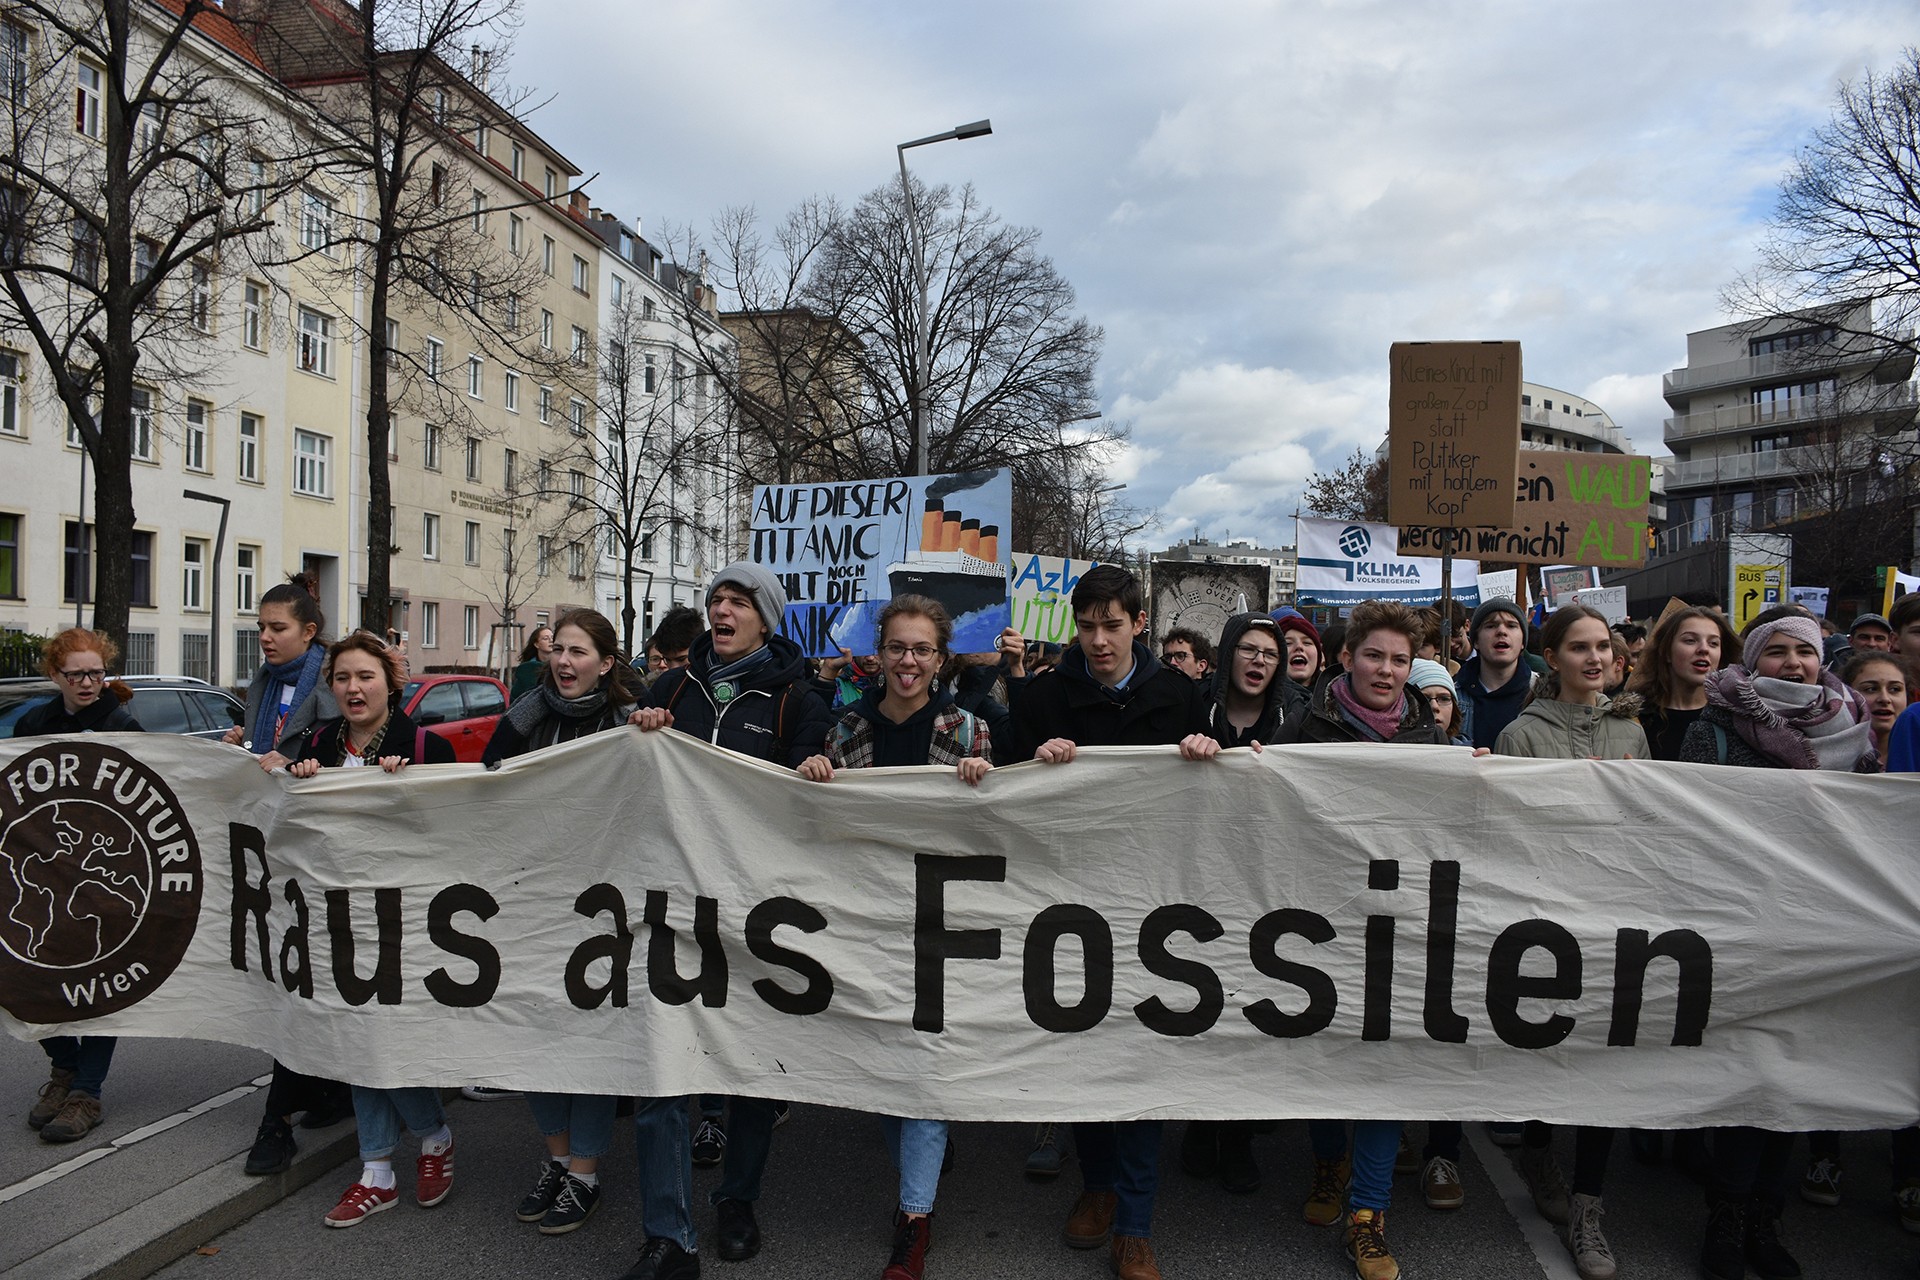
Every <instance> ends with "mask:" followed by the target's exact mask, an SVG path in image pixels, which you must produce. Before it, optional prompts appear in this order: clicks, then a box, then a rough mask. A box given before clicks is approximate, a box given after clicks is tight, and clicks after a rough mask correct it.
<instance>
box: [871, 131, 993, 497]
mask: <svg viewBox="0 0 1920 1280" xmlns="http://www.w3.org/2000/svg"><path fill="white" fill-rule="evenodd" d="M992 132H993V122H992V121H991V120H975V121H974V122H973V123H972V124H963V125H957V126H955V127H954V128H951V129H949V130H947V131H946V132H945V133H936V134H933V135H932V136H930V137H926V138H915V139H914V140H913V141H912V142H902V143H901V144H899V145H898V146H896V147H895V148H894V153H895V154H896V155H897V156H898V157H899V159H900V193H901V194H902V195H904V196H905V197H906V199H907V239H908V240H909V241H910V242H911V244H912V248H913V280H914V285H915V287H916V288H917V289H918V291H919V294H920V306H919V309H918V310H917V311H916V312H915V313H914V322H913V359H914V364H915V365H916V366H917V372H918V374H919V378H918V381H917V382H916V383H915V385H914V389H913V474H915V475H917V476H923V475H925V474H927V453H928V449H929V446H930V443H931V441H932V438H933V424H932V423H931V422H929V421H928V420H927V419H928V415H929V414H930V413H931V412H932V406H931V405H930V403H929V400H928V391H929V390H930V387H929V383H931V381H932V379H933V368H932V366H933V353H932V352H931V351H930V350H929V349H928V348H929V347H931V346H932V344H933V335H932V317H931V316H929V315H928V314H927V246H926V242H925V241H924V240H923V239H922V237H921V235H920V219H919V216H918V214H917V212H916V210H915V208H914V203H913V182H912V180H911V179H909V178H908V177H907V148H909V147H924V146H926V145H927V144H928V143H931V142H954V141H959V140H962V139H966V138H979V137H983V136H985V135H986V134H989V133H992Z"/></svg>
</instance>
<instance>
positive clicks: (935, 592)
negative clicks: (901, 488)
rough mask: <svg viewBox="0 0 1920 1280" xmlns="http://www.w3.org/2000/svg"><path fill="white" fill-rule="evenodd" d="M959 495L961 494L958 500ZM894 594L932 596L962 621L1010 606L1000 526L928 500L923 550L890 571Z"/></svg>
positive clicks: (922, 530)
mask: <svg viewBox="0 0 1920 1280" xmlns="http://www.w3.org/2000/svg"><path fill="white" fill-rule="evenodd" d="M954 496H957V495H954ZM887 586H888V588H889V590H890V591H891V592H892V594H894V595H896V596H901V595H920V596H931V597H933V598H934V599H935V600H938V601H939V602H940V603H941V604H943V605H945V606H947V612H948V613H950V614H951V615H953V617H955V618H961V617H964V616H965V615H967V614H969V613H973V612H975V611H976V610H979V609H986V608H990V607H992V606H994V605H1004V604H1005V603H1006V602H1007V567H1006V565H1004V564H1002V563H1001V562H1000V527H999V526H998V525H992V524H989V525H982V524H981V523H980V521H979V520H977V519H973V518H971V517H968V516H965V515H963V514H962V513H961V512H960V511H958V510H949V509H948V508H947V505H946V499H945V498H935V497H929V498H928V499H927V506H926V511H925V513H924V514H923V515H922V516H921V518H920V545H919V546H918V547H908V548H907V549H906V555H905V557H904V558H903V559H901V560H899V561H897V562H895V563H894V564H891V565H888V566H887Z"/></svg>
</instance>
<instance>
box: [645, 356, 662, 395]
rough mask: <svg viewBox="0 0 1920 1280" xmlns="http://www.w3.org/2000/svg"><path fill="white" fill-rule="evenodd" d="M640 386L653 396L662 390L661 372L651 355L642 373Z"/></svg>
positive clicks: (647, 358)
mask: <svg viewBox="0 0 1920 1280" xmlns="http://www.w3.org/2000/svg"><path fill="white" fill-rule="evenodd" d="M640 385H641V387H642V388H644V389H645V391H646V393H647V394H648V395H652V394H653V393H654V392H656V391H658V390H659V389H660V370H659V367H658V366H657V365H655V364H654V360H653V357H652V356H651V355H649V356H647V357H646V364H645V366H644V367H643V368H642V369H641V371H640Z"/></svg>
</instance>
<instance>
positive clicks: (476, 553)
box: [460, 520, 480, 564]
mask: <svg viewBox="0 0 1920 1280" xmlns="http://www.w3.org/2000/svg"><path fill="white" fill-rule="evenodd" d="M460 550H461V553H462V558H463V559H465V560H466V562H467V563H468V564H479V563H480V524H479V522H478V521H477V520H469V521H467V526H466V529H465V530H464V531H463V532H462V534H461V537H460Z"/></svg>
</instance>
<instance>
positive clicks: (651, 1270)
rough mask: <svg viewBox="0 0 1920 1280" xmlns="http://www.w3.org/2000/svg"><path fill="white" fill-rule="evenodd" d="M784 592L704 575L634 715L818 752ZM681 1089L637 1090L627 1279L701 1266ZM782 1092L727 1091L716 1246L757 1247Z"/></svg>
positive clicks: (747, 745)
mask: <svg viewBox="0 0 1920 1280" xmlns="http://www.w3.org/2000/svg"><path fill="white" fill-rule="evenodd" d="M786 613H787V596H786V593H785V592H784V591H782V590H781V588H780V580H779V579H778V578H776V577H775V576H774V575H773V573H772V571H770V570H769V569H767V568H766V567H765V566H764V565H758V564H753V563H751V562H750V561H745V560H742V561H738V562H736V563H734V564H730V565H728V566H726V567H725V568H724V569H722V570H720V572H718V573H716V574H715V575H714V576H713V581H712V582H710V583H708V584H707V633H706V634H705V635H703V636H701V637H700V638H699V639H697V640H695V641H694V642H693V647H692V648H691V649H690V650H689V651H688V653H687V665H686V666H684V667H679V668H676V669H674V670H672V671H669V672H667V673H666V674H665V675H663V676H661V677H660V678H659V679H658V680H656V681H654V682H653V684H652V686H651V687H649V688H648V689H647V691H646V697H645V701H644V702H643V703H642V704H641V706H640V707H639V709H638V710H636V711H635V712H634V713H633V715H632V717H631V718H630V722H631V723H633V724H636V725H638V726H639V727H640V728H641V729H642V730H643V731H646V732H655V731H658V730H660V729H666V728H673V729H677V730H679V731H680V732H682V733H687V734H691V735H693V736H694V737H696V738H700V739H703V740H705V741H707V742H711V743H713V744H714V745H716V746H721V747H725V748H727V749H728V750H730V751H738V752H740V753H741V754H742V755H749V756H752V757H754V758H755V759H758V760H766V761H768V762H769V763H772V764H777V765H780V766H783V767H785V768H789V769H797V768H799V766H800V765H801V764H802V763H803V762H805V761H806V760H807V759H808V758H809V757H812V756H817V755H820V754H822V752H823V751H824V750H825V747H826V737H827V731H828V730H829V729H830V728H832V727H833V718H832V717H831V716H830V715H829V714H828V713H827V708H826V705H825V704H824V703H822V702H821V700H820V697H819V695H818V694H816V693H815V692H814V691H813V689H812V687H811V681H810V678H809V676H808V673H807V660H806V657H805V655H803V654H802V653H801V652H800V646H799V645H797V644H795V643H794V642H793V641H791V640H789V639H787V638H786V637H785V636H783V635H781V634H780V624H781V622H782V621H783V620H784V619H785V617H786ZM686 1102H687V1100H686V1099H685V1098H641V1099H637V1100H636V1109H635V1111H634V1116H633V1126H634V1137H635V1140H636V1145H637V1147H638V1149H639V1150H638V1154H639V1157H640V1181H641V1186H642V1193H641V1198H642V1206H641V1221H642V1227H643V1229H644V1230H645V1232H646V1237H647V1238H646V1242H645V1244H644V1245H643V1246H642V1248H641V1251H640V1257H639V1259H638V1260H637V1261H636V1262H635V1263H634V1265H633V1267H632V1269H630V1270H629V1271H628V1272H627V1274H626V1278H625V1280H688V1278H690V1277H693V1276H697V1275H699V1274H700V1256H699V1252H698V1249H699V1245H698V1236H697V1235H696V1233H695V1231H694V1226H693V1214H692V1208H691V1206H692V1204H693V1158H692V1149H691V1147H690V1145H689V1141H688V1132H687V1115H686ZM777 1108H778V1103H777V1101H776V1100H774V1099H771V1098H745V1097H735V1098H733V1099H731V1110H732V1114H731V1115H730V1116H729V1117H728V1125H727V1143H726V1151H725V1154H724V1156H723V1163H722V1170H721V1177H720V1186H719V1188H718V1189H717V1190H715V1192H714V1193H713V1197H712V1200H713V1205H714V1209H715V1217H716V1220H717V1225H718V1233H717V1234H718V1236H719V1253H720V1256H721V1258H723V1259H724V1260H726V1261H728V1262H740V1261H743V1260H745V1259H747V1258H751V1257H752V1256H753V1255H754V1254H756V1253H758V1252H759V1251H760V1225H759V1223H758V1222H757V1221H756V1220H755V1218H754V1212H753V1203H754V1201H756V1200H758V1199H759V1198H760V1181H761V1177H762V1175H763V1174H764V1173H765V1172H766V1167H767V1155H768V1153H769V1151H770V1150H771V1148H772V1145H773V1126H774V1122H775V1118H776V1115H777Z"/></svg>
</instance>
